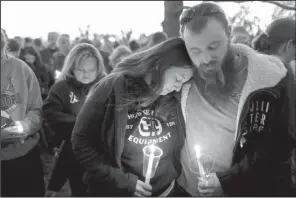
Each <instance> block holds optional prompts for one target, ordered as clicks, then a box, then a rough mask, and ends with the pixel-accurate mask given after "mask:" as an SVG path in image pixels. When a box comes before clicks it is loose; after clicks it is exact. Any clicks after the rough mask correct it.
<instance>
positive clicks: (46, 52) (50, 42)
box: [40, 32, 59, 68]
mask: <svg viewBox="0 0 296 198" xmlns="http://www.w3.org/2000/svg"><path fill="white" fill-rule="evenodd" d="M58 38H59V33H57V32H49V33H48V37H47V46H46V47H45V48H44V49H43V50H41V52H40V55H41V59H42V61H43V63H44V64H47V65H49V66H50V67H52V68H53V67H54V66H53V54H54V53H55V52H57V51H58V50H59V49H58V46H57V41H58Z"/></svg>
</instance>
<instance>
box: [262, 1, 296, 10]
mask: <svg viewBox="0 0 296 198" xmlns="http://www.w3.org/2000/svg"><path fill="white" fill-rule="evenodd" d="M262 2H265V3H271V4H273V5H276V6H279V7H281V8H283V9H285V10H294V11H296V7H292V6H287V5H284V4H282V3H279V2H276V1H262Z"/></svg>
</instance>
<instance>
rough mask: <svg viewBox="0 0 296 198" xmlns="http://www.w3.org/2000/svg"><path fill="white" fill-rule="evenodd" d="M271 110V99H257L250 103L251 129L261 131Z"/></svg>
mask: <svg viewBox="0 0 296 198" xmlns="http://www.w3.org/2000/svg"><path fill="white" fill-rule="evenodd" d="M268 111H269V101H262V100H257V101H253V102H252V103H251V104H250V109H249V113H250V114H249V115H250V117H249V119H250V120H249V121H250V122H249V123H250V128H249V131H253V132H261V131H263V130H264V127H265V123H266V118H267V117H266V115H267V114H268Z"/></svg>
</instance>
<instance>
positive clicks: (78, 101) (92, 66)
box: [42, 43, 105, 197]
mask: <svg viewBox="0 0 296 198" xmlns="http://www.w3.org/2000/svg"><path fill="white" fill-rule="evenodd" d="M104 76H105V71H104V63H103V58H102V56H101V54H100V53H99V51H98V50H97V49H96V48H95V47H94V46H93V45H91V44H88V43H80V44H77V45H76V46H74V47H73V49H72V50H71V51H70V52H69V54H68V55H67V56H66V59H65V63H64V66H63V69H62V72H61V75H60V77H59V79H58V81H57V83H56V84H54V85H53V87H52V89H51V90H50V93H49V96H48V98H47V99H46V100H45V102H44V105H43V108H42V109H43V113H44V116H45V120H46V122H47V124H48V126H49V128H50V129H51V130H52V131H53V133H54V140H55V146H56V147H59V150H58V151H59V155H58V158H56V161H55V166H54V168H53V171H52V173H51V178H50V181H49V185H48V190H50V191H55V192H57V191H60V190H61V188H62V187H63V185H64V184H65V182H66V180H67V179H68V180H69V183H70V188H71V192H72V194H71V196H73V197H85V196H87V195H86V188H85V185H84V184H83V181H82V176H83V171H82V168H81V167H80V165H79V164H78V162H76V160H75V157H74V155H73V153H72V148H71V142H70V136H71V133H72V129H73V127H74V124H75V120H76V116H77V115H78V113H79V111H80V109H81V107H82V105H83V103H84V101H85V99H86V96H87V94H88V91H89V89H90V88H91V86H92V85H93V84H94V83H96V82H98V81H99V80H100V79H102V78H103V77H104Z"/></svg>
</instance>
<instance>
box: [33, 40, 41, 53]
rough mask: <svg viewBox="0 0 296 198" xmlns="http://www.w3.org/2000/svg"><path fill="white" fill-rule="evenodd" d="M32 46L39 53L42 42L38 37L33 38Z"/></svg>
mask: <svg viewBox="0 0 296 198" xmlns="http://www.w3.org/2000/svg"><path fill="white" fill-rule="evenodd" d="M33 44H34V47H35V48H36V50H37V51H38V52H39V53H40V52H41V51H42V50H43V43H42V40H41V39H40V38H36V39H34V40H33Z"/></svg>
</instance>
